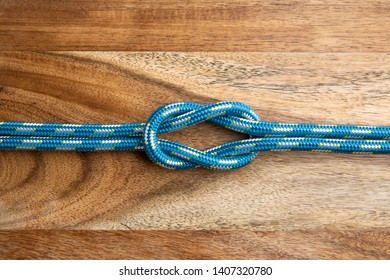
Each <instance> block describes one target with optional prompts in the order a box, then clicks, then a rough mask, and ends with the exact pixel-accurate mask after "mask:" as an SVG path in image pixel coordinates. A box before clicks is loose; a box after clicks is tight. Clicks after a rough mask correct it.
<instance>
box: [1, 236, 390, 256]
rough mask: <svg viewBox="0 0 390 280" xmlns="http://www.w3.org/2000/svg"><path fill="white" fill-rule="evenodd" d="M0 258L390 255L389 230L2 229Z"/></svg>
mask: <svg viewBox="0 0 390 280" xmlns="http://www.w3.org/2000/svg"><path fill="white" fill-rule="evenodd" d="M0 245H1V246H0V258H1V259H363V258H364V259H389V258H390V231H389V230H383V229H382V230H380V229H377V230H369V231H358V230H353V231H345V232H344V231H329V230H325V231H287V232H284V231H280V232H253V231H42V230H40V231H0Z"/></svg>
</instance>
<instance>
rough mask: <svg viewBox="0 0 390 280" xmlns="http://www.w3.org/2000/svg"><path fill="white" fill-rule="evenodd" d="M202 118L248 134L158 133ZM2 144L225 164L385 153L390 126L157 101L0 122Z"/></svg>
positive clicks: (187, 164) (179, 163)
mask: <svg viewBox="0 0 390 280" xmlns="http://www.w3.org/2000/svg"><path fill="white" fill-rule="evenodd" d="M205 121H209V122H212V123H215V124H217V125H220V126H223V127H226V128H229V129H231V130H234V131H239V132H241V133H244V134H247V135H248V136H249V137H248V139H246V140H241V141H234V142H230V143H227V144H224V145H221V146H218V147H215V148H212V149H209V150H206V151H199V150H197V149H193V148H190V147H187V146H184V145H182V144H179V143H176V142H172V141H167V140H163V139H159V138H158V135H159V134H163V133H168V132H171V131H177V130H180V129H183V128H186V127H189V126H193V125H196V124H199V123H202V122H205ZM0 150H37V151H48V150H57V151H83V152H84V151H85V152H90V151H114V150H115V151H145V152H146V154H147V155H148V156H149V158H150V159H151V160H152V161H153V162H154V163H156V164H158V165H160V166H163V167H166V168H170V169H181V170H183V169H188V168H193V167H198V166H203V167H205V168H209V169H214V170H224V169H236V168H240V167H242V166H244V165H246V164H248V163H249V162H250V161H252V160H253V159H254V158H255V156H256V155H257V154H258V153H259V152H263V151H290V150H296V151H319V152H336V153H352V154H389V153H390V126H354V125H321V124H292V123H274V122H264V121H261V120H260V118H259V117H258V116H257V114H256V113H255V112H254V111H253V110H252V109H251V108H250V107H248V106H247V105H245V104H242V103H239V102H219V103H215V104H210V105H207V106H205V105H200V104H196V103H184V102H183V103H172V104H169V105H166V106H163V107H161V108H160V109H158V110H157V111H155V112H154V113H153V114H152V116H151V117H150V118H149V120H148V121H147V122H146V123H133V124H106V125H102V124H55V123H20V122H0Z"/></svg>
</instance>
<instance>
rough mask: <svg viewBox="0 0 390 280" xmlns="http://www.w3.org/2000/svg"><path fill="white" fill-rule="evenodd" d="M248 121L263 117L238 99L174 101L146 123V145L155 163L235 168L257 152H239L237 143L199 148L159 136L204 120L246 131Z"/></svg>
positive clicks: (184, 166) (185, 167) (171, 166)
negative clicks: (204, 103) (230, 100)
mask: <svg viewBox="0 0 390 280" xmlns="http://www.w3.org/2000/svg"><path fill="white" fill-rule="evenodd" d="M244 120H246V121H253V122H259V121H260V118H259V116H258V115H257V114H256V112H255V111H254V110H253V109H252V108H250V107H249V106H247V105H245V104H243V103H239V102H219V103H215V104H211V105H207V106H204V105H200V104H196V103H184V102H183V103H172V104H169V105H166V106H163V107H161V108H159V109H158V110H156V111H155V112H154V113H153V114H152V115H151V117H150V118H149V119H148V121H147V122H146V124H145V129H144V133H143V143H142V144H143V146H144V149H145V152H146V154H147V155H148V156H149V158H150V159H151V160H152V161H153V162H154V163H156V164H158V165H160V166H162V167H165V168H169V169H181V170H183V169H188V168H193V167H197V166H203V167H205V168H209V169H216V170H224V169H235V168H239V167H242V166H244V165H246V164H248V163H249V162H250V161H251V160H252V159H253V158H254V157H255V156H256V155H257V153H258V152H252V151H251V152H247V153H240V154H236V153H235V149H234V146H231V145H230V146H229V144H225V145H221V146H218V147H215V148H212V149H209V150H206V151H199V150H197V149H194V148H190V147H187V146H185V145H182V144H179V143H176V142H172V141H167V140H162V139H158V135H159V134H162V133H167V132H171V131H177V130H180V129H182V128H186V127H189V126H193V125H196V124H199V123H202V122H205V121H210V122H212V123H215V124H218V125H221V126H223V127H226V128H229V129H231V130H235V131H239V132H242V133H246V134H248V136H249V138H251V137H252V136H251V135H250V134H249V133H247V131H248V124H247V122H244Z"/></svg>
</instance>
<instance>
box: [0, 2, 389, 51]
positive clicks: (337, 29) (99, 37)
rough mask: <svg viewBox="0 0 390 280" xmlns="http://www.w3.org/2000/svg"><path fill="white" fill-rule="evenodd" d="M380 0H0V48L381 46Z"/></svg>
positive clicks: (384, 46)
mask: <svg viewBox="0 0 390 280" xmlns="http://www.w3.org/2000/svg"><path fill="white" fill-rule="evenodd" d="M389 40H390V2H389V1H388V0H372V1H366V0H357V1H351V0H347V1H344V0H303V1H296V0H293V1H291V0H287V1H286V0H283V1H280V0H279V1H274V0H265V1H264V0H263V1H259V0H256V1H255V0H232V1H220V0H217V1H207V0H200V1H199V0H197V1H188V0H184V1H178V0H160V1H156V0H142V1H141V0H138V1H135V0H111V1H103V0H97V1H96V0H85V1H84V0H83V1H77V0H75V1H62V0H55V1H47V0H35V1H31V0H30V1H26V0H0V42H1V44H0V50H26V49H29V50H131V51H141V50H142V51H338V52H339V51H343V52H344V51H383V52H388V51H389V50H390V44H389Z"/></svg>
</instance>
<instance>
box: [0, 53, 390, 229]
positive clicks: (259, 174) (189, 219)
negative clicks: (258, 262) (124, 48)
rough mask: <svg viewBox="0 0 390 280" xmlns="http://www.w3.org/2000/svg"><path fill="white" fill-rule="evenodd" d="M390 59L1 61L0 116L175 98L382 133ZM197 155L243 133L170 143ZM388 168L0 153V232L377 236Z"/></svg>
mask: <svg viewBox="0 0 390 280" xmlns="http://www.w3.org/2000/svg"><path fill="white" fill-rule="evenodd" d="M389 77H390V55H389V54H371V53H364V54H363V53H362V54H342V53H337V54H329V53H323V54H316V53H301V54H295V53H132V52H52V53H50V52H47V53H45V52H43V53H36V52H3V53H0V85H1V86H2V88H1V90H0V109H1V110H0V119H1V120H4V121H26V122H34V121H38V122H41V121H45V122H65V123H72V122H75V123H123V122H134V121H144V120H146V119H147V118H148V116H149V115H150V114H151V113H152V112H153V111H154V110H155V109H157V108H158V107H159V106H162V105H163V104H166V103H170V102H176V101H194V102H201V103H210V102H214V101H220V100H233V101H242V102H245V103H247V104H248V105H250V106H252V107H253V108H255V110H256V111H257V112H258V113H259V115H260V116H262V118H263V119H264V120H266V121H281V122H285V121H291V122H314V123H358V124H363V125H364V124H372V125H389V120H390V95H389V89H390V79H389ZM164 137H165V138H167V139H171V140H175V141H178V142H182V143H185V144H187V145H189V146H192V147H197V148H199V149H205V148H210V147H213V146H215V145H217V144H221V143H223V142H227V141H231V140H234V139H241V138H242V137H243V136H242V135H239V134H237V133H233V132H230V131H228V130H226V129H223V128H220V127H216V126H213V125H211V124H203V125H198V126H195V127H192V128H189V129H186V130H184V131H179V132H176V133H172V134H168V135H166V136H164ZM389 167H390V158H389V156H387V155H377V156H374V155H370V156H362V155H340V154H320V153H305V152H301V153H298V152H289V153H283V152H277V153H276V152H269V153H263V154H261V155H259V156H258V157H257V158H256V159H255V160H254V162H252V163H251V164H250V165H249V166H246V167H245V168H242V169H240V170H237V171H232V172H212V171H209V170H205V169H200V168H199V169H195V170H188V171H184V172H179V171H169V170H165V169H163V168H161V167H158V166H155V165H154V164H153V163H151V162H150V160H149V159H148V158H147V157H146V156H145V155H144V154H143V153H140V152H139V153H137V152H108V153H72V152H69V153H59V152H28V151H25V152H22V151H16V152H15V151H3V152H1V153H0V170H1V172H0V227H1V228H2V229H60V228H67V229H133V230H145V229H154V230H168V229H180V230H184V229H188V230H195V229H201V230H204V229H210V230H221V229H247V230H261V231H285V230H320V231H321V230H334V231H337V230H373V231H374V229H376V228H388V227H389V226H390V204H389V199H390V189H389V185H390V177H389V172H388V171H389Z"/></svg>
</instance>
